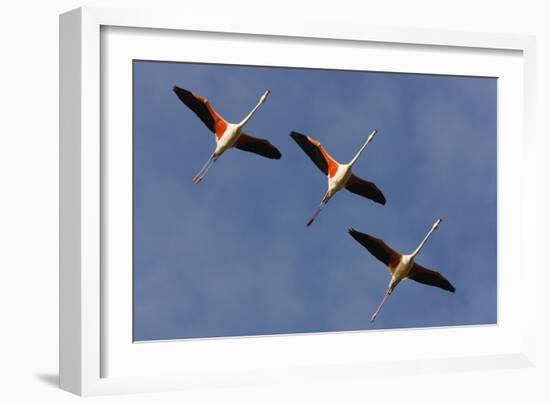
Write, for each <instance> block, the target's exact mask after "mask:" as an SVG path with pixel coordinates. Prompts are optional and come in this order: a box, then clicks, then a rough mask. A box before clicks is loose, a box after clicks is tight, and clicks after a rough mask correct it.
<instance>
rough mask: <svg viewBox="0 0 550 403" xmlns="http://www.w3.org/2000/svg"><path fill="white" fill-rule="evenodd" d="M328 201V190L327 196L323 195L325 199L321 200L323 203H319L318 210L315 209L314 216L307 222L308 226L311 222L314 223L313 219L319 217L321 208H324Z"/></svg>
mask: <svg viewBox="0 0 550 403" xmlns="http://www.w3.org/2000/svg"><path fill="white" fill-rule="evenodd" d="M327 202H328V192H327V193H325V196H324V197H323V200H321V204H319V207H317V210H316V211H315V213H314V214H313V216H312V217H311V218H310V219H309V221H308V222H307V224H306V225H307V226H308V227H309V226H310V225H311V224H313V221H315V219H316V218H317V216H318V215H319V213H320V212H321V210H322V209H323V207H325V206H326V204H327Z"/></svg>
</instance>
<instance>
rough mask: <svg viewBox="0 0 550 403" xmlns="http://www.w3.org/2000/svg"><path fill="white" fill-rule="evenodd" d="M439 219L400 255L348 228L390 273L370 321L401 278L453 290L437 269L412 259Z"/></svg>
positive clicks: (381, 241)
mask: <svg viewBox="0 0 550 403" xmlns="http://www.w3.org/2000/svg"><path fill="white" fill-rule="evenodd" d="M441 221H442V220H441V219H438V220H437V221H436V222H435V223H434V224H433V225H432V228H431V229H430V231H429V232H428V234H427V235H426V236H425V237H424V239H423V240H422V242H420V244H419V245H418V247H417V248H416V249H415V250H414V251H413V252H412V253H411V254H408V255H402V254H400V253H398V252H396V251H395V250H393V249H392V248H390V247H389V246H388V245H386V244H385V243H384V241H383V240H381V239H378V238H375V237H373V236H370V235H367V234H364V233H362V232H359V231H356V230H354V229H353V228H351V229H350V230H349V233H350V235H351V236H352V237H353V238H354V239H355V240H356V241H357V242H359V243H360V244H361V245H363V246H364V247H365V248H367V250H368V251H369V252H370V253H371V254H372V255H373V256H374V257H376V258H377V259H378V260H380V261H381V262H382V263H384V264H385V265H386V266H388V270H389V272H390V275H391V279H390V283H389V285H388V289H387V291H386V293H385V294H384V297H383V298H382V301H381V302H380V304H379V305H378V307H377V308H376V311H375V312H374V314H373V315H372V317H371V319H370V320H371V322H374V320H375V319H376V316H377V315H378V312H379V311H380V308H382V305H384V303H385V302H386V300H387V299H388V297H389V296H390V294H391V293H392V292H393V290H394V289H395V287H396V286H397V285H398V284H399V283H400V282H401V280H405V279H410V280H414V281H416V282H419V283H422V284H427V285H431V286H435V287H439V288H442V289H443V290H446V291H450V292H455V288H454V287H453V285H452V284H451V283H450V282H449V280H447V279H446V278H445V277H443V275H442V274H441V273H439V272H437V271H433V270H429V269H426V268H425V267H422V266H420V265H419V264H418V263H416V262H415V261H414V259H415V257H416V255H418V253H419V252H420V250H421V249H422V248H423V247H424V245H425V244H426V241H427V240H428V238H429V237H430V236H431V235H432V233H433V232H434V231H435V230H436V229H437V228H438V227H439V224H441Z"/></svg>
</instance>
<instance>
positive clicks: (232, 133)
mask: <svg viewBox="0 0 550 403" xmlns="http://www.w3.org/2000/svg"><path fill="white" fill-rule="evenodd" d="M173 89H174V92H175V93H176V95H177V96H178V98H179V99H180V100H181V101H182V102H183V103H184V104H185V105H187V106H188V107H189V109H191V110H192V111H193V112H195V114H196V115H197V116H198V117H199V119H200V120H202V122H203V123H204V124H205V125H206V127H208V128H209V129H210V130H211V131H212V132H213V133H214V135H215V136H216V149H215V150H214V152H213V153H212V154H211V155H210V157H209V158H208V160H207V161H206V164H204V166H203V167H202V168H201V170H200V171H199V173H198V174H197V175H195V176H194V177H193V182H194V183H196V184H199V183H200V182H201V180H202V179H203V178H204V175H206V172H207V171H208V169H209V168H210V167H211V166H212V165H213V164H214V162H216V161H217V160H218V158H220V156H221V155H222V154H223V153H224V152H225V151H227V150H228V149H230V148H232V147H235V148H238V149H239V150H243V151H248V152H252V153H256V154H259V155H261V156H264V157H267V158H271V159H280V158H281V153H280V152H279V150H278V149H277V148H276V147H275V146H274V145H273V144H271V143H270V142H269V141H267V140H264V139H258V138H256V137H252V136H249V135H247V134H245V133H243V132H242V129H243V127H244V125H246V124H247V123H248V121H249V120H250V118H251V117H252V115H254V113H255V112H256V111H257V110H258V108H259V107H260V105H262V104H263V103H264V102H265V100H266V99H267V96H268V95H269V91H266V92H265V93H264V94H263V95H262V96H261V98H260V101H259V102H258V104H257V105H256V106H255V107H254V108H253V109H252V110H251V111H250V113H249V114H248V115H247V116H246V117H245V118H244V119H243V120H242V121H241V122H240V123H229V122H228V121H226V120H225V119H224V118H223V117H222V116H221V115H220V114H219V113H218V112H216V110H215V109H214V108H213V107H212V105H211V104H210V102H209V101H208V100H207V99H206V98H203V97H201V96H200V95H197V94H194V93H192V92H190V91H187V90H185V89H183V88H179V87H177V86H174V88H173Z"/></svg>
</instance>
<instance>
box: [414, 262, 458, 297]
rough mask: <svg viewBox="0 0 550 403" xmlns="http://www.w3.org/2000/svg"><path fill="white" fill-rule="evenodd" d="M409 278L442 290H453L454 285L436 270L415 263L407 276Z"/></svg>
mask: <svg viewBox="0 0 550 403" xmlns="http://www.w3.org/2000/svg"><path fill="white" fill-rule="evenodd" d="M408 277H409V278H410V279H411V280H414V281H417V282H419V283H422V284H426V285H431V286H434V287H439V288H442V289H443V290H446V291H450V292H455V290H456V289H455V288H454V286H453V285H452V284H451V283H450V282H449V280H447V279H446V278H445V277H443V275H442V274H441V273H439V272H437V271H433V270H430V269H426V268H425V267H422V266H420V265H419V264H418V263H415V264H414V266H413V267H412V269H411V272H410V273H409V276H408Z"/></svg>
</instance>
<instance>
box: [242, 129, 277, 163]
mask: <svg viewBox="0 0 550 403" xmlns="http://www.w3.org/2000/svg"><path fill="white" fill-rule="evenodd" d="M235 148H238V149H239V150H243V151H248V152H251V153H255V154H258V155H261V156H263V157H266V158H271V159H275V160H278V159H280V158H281V156H282V155H281V152H280V151H279V150H278V149H277V147H275V146H274V145H273V144H271V143H270V142H269V141H267V140H265V139H259V138H256V137H252V136H249V135H247V134H244V133H242V134H241V136H240V137H239V140H238V141H237V144H236V145H235Z"/></svg>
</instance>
